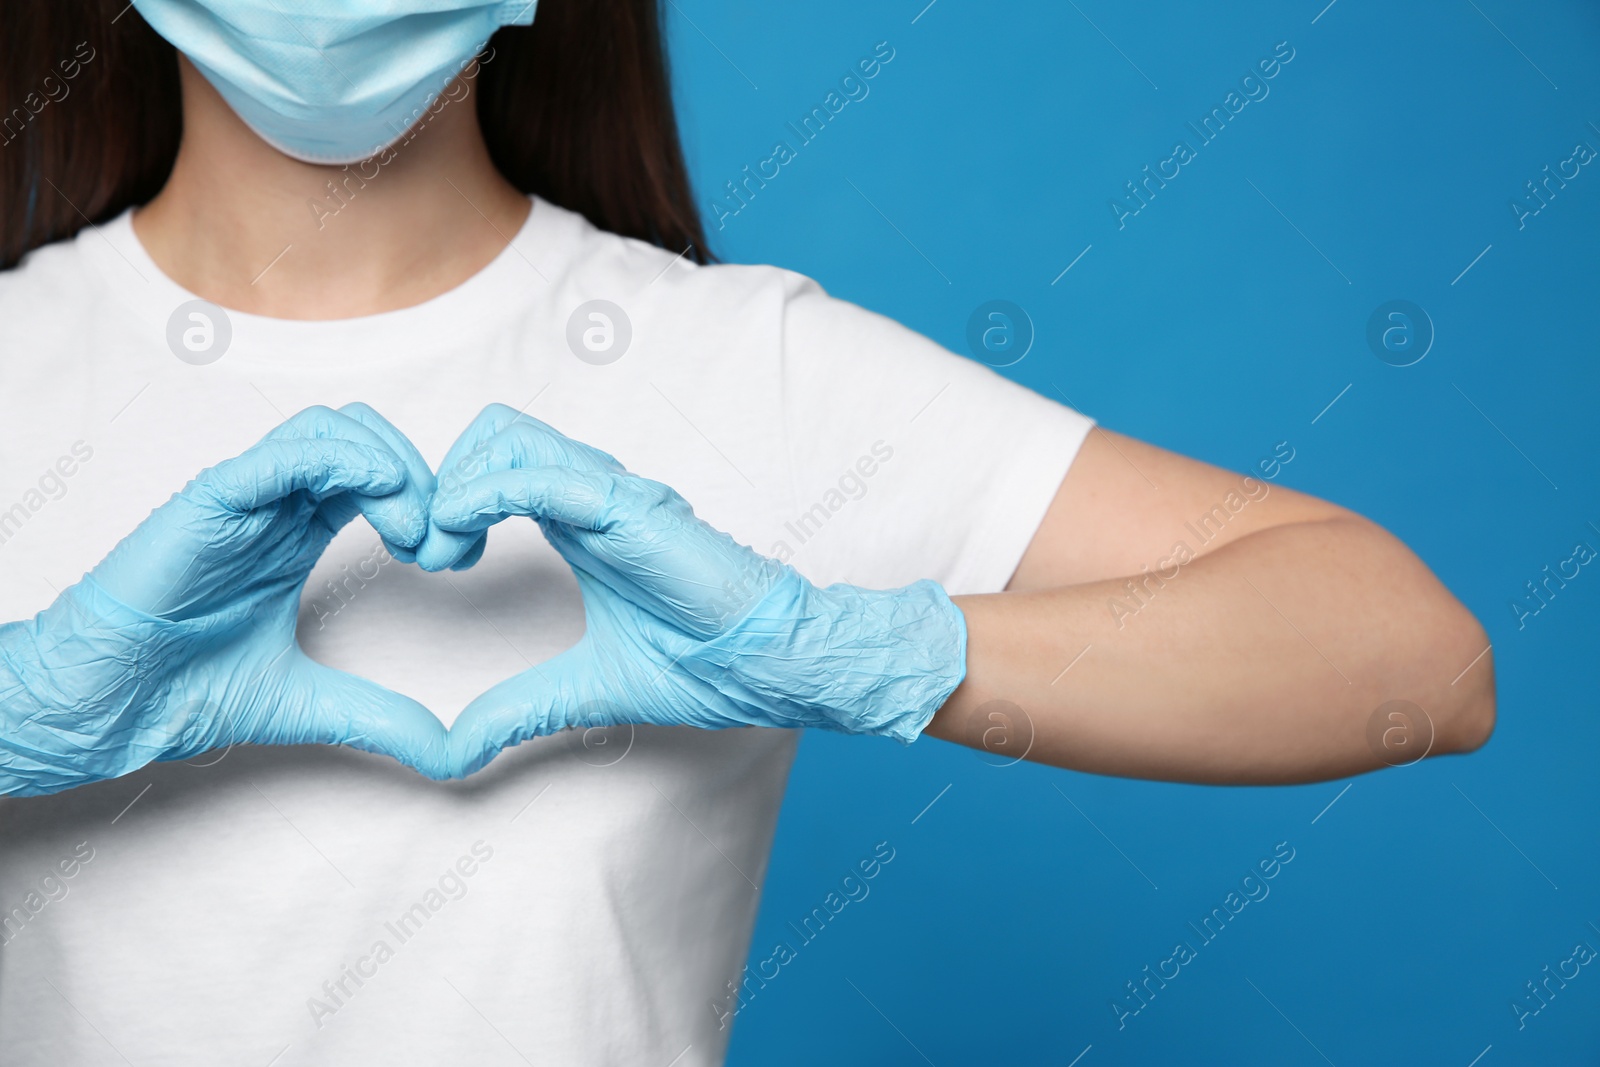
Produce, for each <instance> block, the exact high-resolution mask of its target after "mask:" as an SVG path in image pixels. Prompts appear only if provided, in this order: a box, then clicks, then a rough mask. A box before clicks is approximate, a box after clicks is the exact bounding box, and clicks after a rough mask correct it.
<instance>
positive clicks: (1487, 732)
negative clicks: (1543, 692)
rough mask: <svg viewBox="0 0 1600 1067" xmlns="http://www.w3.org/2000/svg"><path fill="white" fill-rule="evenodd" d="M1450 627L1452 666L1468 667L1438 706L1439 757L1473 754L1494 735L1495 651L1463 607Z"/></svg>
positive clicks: (1479, 626)
mask: <svg viewBox="0 0 1600 1067" xmlns="http://www.w3.org/2000/svg"><path fill="white" fill-rule="evenodd" d="M1456 610H1457V611H1458V612H1459V613H1460V616H1461V619H1460V620H1458V624H1457V625H1453V626H1451V627H1450V629H1451V631H1452V639H1451V640H1450V641H1449V642H1448V644H1449V647H1450V648H1451V650H1452V651H1453V652H1454V653H1455V662H1457V663H1467V664H1469V665H1468V666H1467V667H1466V668H1465V669H1463V670H1462V671H1461V673H1460V675H1458V676H1457V677H1456V679H1455V681H1453V682H1451V683H1450V684H1449V685H1448V686H1446V687H1445V688H1446V697H1445V699H1444V700H1443V701H1441V702H1440V707H1441V708H1442V709H1443V714H1442V715H1441V719H1442V721H1441V722H1439V723H1436V724H1435V728H1436V730H1437V737H1436V738H1435V741H1434V744H1435V750H1436V751H1438V752H1439V753H1440V754H1452V753H1465V752H1474V751H1476V750H1478V749H1480V748H1482V747H1483V746H1484V745H1485V744H1487V743H1488V741H1489V737H1490V736H1491V735H1492V734H1493V733H1494V721H1495V684H1494V650H1493V649H1492V648H1491V647H1490V644H1489V636H1488V634H1487V633H1485V632H1484V629H1483V626H1482V624H1480V623H1479V622H1478V620H1477V619H1476V618H1474V617H1473V616H1472V614H1471V613H1470V612H1468V611H1467V610H1466V608H1464V607H1460V606H1458V607H1457V609H1456Z"/></svg>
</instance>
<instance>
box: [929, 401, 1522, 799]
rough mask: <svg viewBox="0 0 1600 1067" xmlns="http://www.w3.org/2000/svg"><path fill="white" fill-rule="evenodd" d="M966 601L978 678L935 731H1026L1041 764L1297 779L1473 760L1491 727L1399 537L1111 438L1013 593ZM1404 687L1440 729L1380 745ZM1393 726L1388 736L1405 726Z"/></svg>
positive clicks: (1487, 667) (1443, 615)
mask: <svg viewBox="0 0 1600 1067" xmlns="http://www.w3.org/2000/svg"><path fill="white" fill-rule="evenodd" d="M1258 474H1259V472H1258ZM1230 494H1231V495H1230ZM1180 545H1182V546H1183V548H1182V549H1180V548H1179V546H1180ZM1185 550H1186V551H1185ZM1186 557H1188V560H1187V562H1183V560H1184V559H1185V558H1186ZM1130 582H1131V584H1130ZM956 603H957V604H958V605H959V606H960V608H961V610H962V612H963V614H965V616H966V619H967V626H968V632H969V645H968V654H967V678H966V681H965V682H963V683H962V685H961V686H960V688H958V689H957V690H956V691H955V693H954V694H952V695H951V697H950V699H949V701H948V702H947V703H946V704H945V706H944V707H943V708H942V709H941V710H940V711H939V713H938V714H937V715H936V716H935V717H934V719H933V722H932V723H931V724H930V725H929V727H928V729H927V733H929V734H932V735H933V736H935V737H941V738H944V739H946V740H951V741H958V742H961V743H964V744H969V745H974V746H983V745H984V744H985V735H986V734H987V735H988V741H989V746H990V747H993V744H994V741H995V740H996V738H1003V739H1004V741H1005V743H1006V744H1007V745H1008V746H1010V748H1009V749H1008V751H1010V752H1011V753H1012V754H1015V755H1020V754H1021V753H1020V751H1018V750H1019V749H1020V748H1021V747H1023V746H1024V745H1025V744H1027V737H1026V736H1025V735H1026V734H1027V733H1029V732H1030V731H1031V733H1032V738H1031V749H1029V751H1028V756H1027V758H1029V759H1032V760H1037V761H1040V762H1044V763H1051V764H1055V765H1058V766H1062V767H1072V768H1075V769H1078V770H1085V771H1093V772H1096V773H1101V774H1116V775H1125V776H1130V777H1138V778H1165V779H1175V780H1180V781H1196V782H1250V783H1267V782H1299V781H1312V780H1317V779H1323V778H1332V777H1340V776H1343V775H1348V774H1353V773H1357V772H1361V771H1367V770H1372V769H1375V768H1377V767H1381V766H1384V765H1385V764H1386V763H1387V764H1393V763H1398V762H1402V761H1409V760H1410V759H1412V758H1414V754H1419V753H1420V751H1421V750H1422V749H1423V748H1427V750H1428V752H1429V754H1431V755H1439V754H1443V753H1451V752H1464V751H1468V750H1470V749H1473V748H1476V747H1478V746H1479V745H1481V744H1483V742H1484V741H1485V740H1487V738H1488V736H1489V733H1490V731H1491V730H1492V729H1493V724H1494V669H1493V660H1492V655H1490V654H1488V653H1487V649H1488V644H1489V641H1488V638H1487V637H1486V636H1485V634H1484V631H1483V628H1482V627H1481V626H1480V625H1479V624H1478V622H1477V620H1476V619H1474V618H1473V617H1472V615H1471V614H1470V613H1469V612H1468V611H1467V610H1466V609H1465V608H1464V607H1463V606H1462V605H1461V604H1460V603H1459V602H1458V601H1457V600H1456V599H1455V598H1454V597H1453V596H1451V595H1450V593H1449V591H1448V590H1446V589H1445V588H1444V586H1443V585H1442V584H1440V582H1439V581H1438V579H1437V578H1435V577H1434V576H1433V574H1432V572H1431V571H1429V570H1428V568H1427V567H1426V565H1424V564H1423V563H1422V561H1421V560H1419V559H1418V558H1417V557H1416V556H1415V555H1414V554H1413V553H1412V552H1411V551H1410V550H1409V549H1407V548H1406V547H1405V545H1403V544H1402V543H1401V542H1400V541H1398V540H1397V539H1396V538H1394V537H1393V536H1392V535H1390V534H1389V533H1387V532H1386V531H1384V530H1383V529H1382V528H1380V527H1378V526H1377V525H1375V524H1373V523H1371V522H1369V521H1368V520H1366V519H1364V518H1362V517H1360V516H1358V515H1356V514H1355V513H1353V512H1350V511H1347V510H1345V509H1344V508H1340V507H1338V506H1336V505H1333V504H1329V503H1327V502H1325V501H1321V500H1317V499H1315V498H1313V497H1309V496H1306V495H1304V494H1301V493H1296V492H1294V491H1292V490H1289V489H1286V488H1283V487H1280V486H1276V485H1273V484H1272V483H1271V482H1269V481H1265V480H1262V479H1261V478H1260V477H1259V476H1258V477H1254V478H1250V479H1248V480H1246V479H1244V478H1241V476H1240V475H1237V474H1232V473H1229V472H1227V471H1223V470H1220V469H1218V468H1215V467H1211V466H1209V465H1207V464H1204V463H1199V462H1196V461H1194V460H1190V459H1186V458H1184V457H1182V456H1179V455H1176V454H1174V453H1171V452H1167V451H1164V450H1162V449H1159V448H1156V447H1154V446H1151V445H1147V444H1143V443H1141V442H1139V441H1135V440H1133V439H1131V438H1128V437H1124V436H1121V435H1118V434H1114V433H1110V432H1108V431H1104V430H1098V429H1097V430H1096V431H1095V432H1093V433H1092V434H1091V435H1090V437H1089V440H1088V441H1087V442H1085V444H1084V446H1083V449H1082V451H1081V453H1080V454H1079V456H1078V458H1077V459H1076V460H1075V461H1074V463H1073V466H1072V469H1071V470H1070V471H1069V472H1068V474H1067V477H1066V479H1065V480H1064V481H1063V482H1062V485H1061V489H1060V490H1059V492H1058V494H1057V496H1056V499H1055V501H1054V503H1053V504H1052V505H1051V508H1050V511H1049V513H1048V515H1047V516H1046V517H1045V520H1044V522H1043V523H1042V524H1041V526H1040V528H1039V531H1038V533H1037V534H1035V536H1034V539H1033V542H1032V544H1031V545H1030V547H1029V549H1028V552H1027V554H1026V556H1025V557H1024V558H1023V561H1022V563H1021V565H1020V566H1019V567H1018V569H1017V573H1016V575H1015V576H1014V577H1013V579H1012V581H1011V584H1010V585H1009V586H1008V588H1007V591H1006V592H1004V593H997V594H992V595H987V596H968V597H958V598H956ZM1397 700H1400V701H1408V702H1410V703H1411V704H1414V705H1416V706H1418V707H1420V708H1421V709H1422V712H1423V713H1425V716H1426V721H1423V720H1420V719H1418V721H1416V722H1411V723H1409V724H1408V729H1407V730H1406V731H1405V736H1401V735H1398V734H1394V733H1393V732H1391V733H1390V737H1389V745H1388V747H1385V746H1384V745H1383V744H1382V743H1381V742H1380V743H1379V744H1377V745H1376V746H1375V745H1374V743H1373V741H1372V740H1371V735H1370V733H1369V724H1370V722H1371V720H1372V719H1373V718H1374V715H1375V713H1378V709H1380V707H1383V706H1384V705H1386V704H1387V703H1388V702H1390V701H1397ZM995 701H1006V702H1009V704H1010V705H1015V708H1016V709H1020V714H1019V712H1018V711H1016V710H1014V709H1013V708H1011V707H1009V706H1008V705H1006V704H996V703H994V702H995ZM1402 709H1403V706H1402ZM997 714H998V716H999V717H998V718H996V717H994V716H995V715H997ZM1008 717H1009V719H1010V720H1011V721H1007V719H1008ZM1380 718H1381V719H1382V720H1383V721H1382V723H1381V724H1380V727H1379V729H1378V731H1377V734H1378V736H1380V737H1381V736H1382V734H1383V732H1384V730H1385V729H1387V728H1389V727H1391V726H1394V725H1396V724H1399V723H1402V722H1405V721H1406V720H1404V719H1391V718H1390V717H1389V716H1388V713H1387V711H1386V712H1384V713H1383V714H1382V715H1380ZM1413 718H1415V716H1413ZM1430 724H1431V732H1432V737H1431V739H1430V738H1429V737H1428V736H1427V734H1428V731H1429V730H1430ZM997 727H998V728H999V729H1000V730H1001V731H1002V733H1000V734H997V733H996V732H995V731H996V728H997ZM1406 745H1410V746H1411V747H1410V748H1406V747H1405V746H1406Z"/></svg>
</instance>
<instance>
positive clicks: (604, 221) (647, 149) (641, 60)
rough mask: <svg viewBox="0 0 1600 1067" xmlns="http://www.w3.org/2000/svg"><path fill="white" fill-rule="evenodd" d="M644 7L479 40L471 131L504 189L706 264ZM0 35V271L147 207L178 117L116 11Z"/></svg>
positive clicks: (172, 77) (579, 8)
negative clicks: (481, 56) (486, 45)
mask: <svg viewBox="0 0 1600 1067" xmlns="http://www.w3.org/2000/svg"><path fill="white" fill-rule="evenodd" d="M658 2H659V0H612V2H610V3H604V4H602V3H597V2H595V0H543V2H542V3H541V4H540V5H539V14H538V17H537V19H535V22H534V25H532V26H526V27H523V26H508V27H505V28H504V29H502V30H500V31H499V32H498V33H497V34H495V36H494V38H493V39H492V40H491V42H490V45H491V47H492V48H493V49H494V52H493V59H491V60H489V61H488V62H485V63H483V64H481V67H480V73H479V75H478V118H479V121H480V124H481V125H482V127H483V134H484V138H485V140H486V141H487V142H488V146H489V154H490V156H491V158H493V160H494V162H495V165H496V166H497V167H499V168H500V172H501V173H502V174H504V175H505V177H506V179H507V180H508V181H510V182H511V183H512V184H513V185H515V186H516V187H517V188H518V189H520V190H522V191H523V192H525V193H536V194H538V195H539V196H541V197H543V198H544V199H546V200H548V201H550V202H551V203H554V204H559V205H560V206H562V207H565V208H569V209H571V210H573V211H578V212H581V213H582V214H583V215H584V216H586V217H587V218H588V219H589V221H591V222H593V223H594V224H595V225H596V226H599V227H600V228H602V229H605V230H610V231H611V232H613V233H619V234H622V235H624V236H627V237H638V238H641V239H643V240H646V241H650V242H652V243H655V244H658V245H660V246H662V247H663V248H667V249H671V250H673V251H679V252H686V253H687V254H688V255H689V256H690V257H691V258H693V259H695V260H697V261H700V262H705V261H707V260H708V259H709V253H708V251H707V249H706V246H705V245H706V242H705V235H704V232H703V230H702V228H701V224H700V216H699V212H698V211H697V210H696V208H695V205H694V198H693V196H692V194H691V190H690V185H689V173H688V168H687V167H686V166H685V165H684V161H683V150H682V148H681V146H680V145H679V141H678V124H677V118H676V116H675V115H674V113H673V109H672V92H671V87H670V79H669V77H668V69H667V61H666V55H665V52H664V49H663V47H662V40H661V25H660V12H659V9H658V7H657V4H658ZM0 25H4V26H5V33H4V34H3V35H0V107H5V108H8V109H9V110H7V111H5V112H4V113H0V270H5V269H8V268H10V267H13V266H15V265H16V264H17V262H18V261H19V260H21V259H22V257H23V256H25V255H26V254H27V253H28V252H29V251H31V250H32V249H35V248H38V247H39V246H40V245H45V244H49V243H50V242H52V241H60V240H62V239H64V238H67V237H71V236H72V235H74V234H76V233H77V232H78V231H79V230H81V229H83V228H84V227H85V226H88V225H90V224H91V223H98V222H102V221H105V220H107V219H110V218H113V217H115V216H116V215H118V214H120V213H121V212H122V211H123V210H125V209H126V208H128V207H130V206H132V205H136V204H142V203H144V202H146V201H147V200H149V199H150V198H151V197H153V196H155V194H156V193H158V192H159V191H160V190H161V187H162V185H163V184H165V182H166V180H167V176H168V175H169V174H170V173H171V171H172V163H173V160H174V159H175V158H176V156H177V152H178V141H179V138H180V136H181V135H182V130H183V108H182V95H181V91H180V89H179V84H178V63H177V53H176V52H175V50H174V49H173V47H172V46H171V45H170V44H168V43H167V42H166V41H165V40H164V39H162V38H161V37H160V36H159V35H158V34H156V33H155V31H153V30H152V29H150V27H149V25H148V24H147V23H146V22H145V21H144V19H143V18H141V17H140V15H139V13H138V12H137V11H135V10H133V9H132V7H131V6H129V5H128V3H127V0H0ZM69 101H70V102H69Z"/></svg>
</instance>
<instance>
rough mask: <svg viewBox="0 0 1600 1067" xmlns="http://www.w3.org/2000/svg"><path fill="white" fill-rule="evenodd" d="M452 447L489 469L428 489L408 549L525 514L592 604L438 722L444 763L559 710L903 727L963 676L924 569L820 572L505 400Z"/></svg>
mask: <svg viewBox="0 0 1600 1067" xmlns="http://www.w3.org/2000/svg"><path fill="white" fill-rule="evenodd" d="M451 455H452V457H456V456H462V455H476V456H478V457H480V460H481V464H482V466H483V468H484V472H483V473H481V474H477V475H476V476H475V477H472V478H471V479H469V480H467V481H466V482H465V483H464V484H463V485H462V486H461V487H460V489H459V491H457V492H454V493H450V494H439V495H436V496H435V497H434V499H433V502H432V505H431V518H430V530H429V534H428V538H427V541H426V542H425V543H424V545H423V547H422V548H421V549H419V551H418V562H419V563H420V564H421V565H422V566H423V567H425V568H428V569H435V570H437V569H442V568H443V567H445V566H449V565H451V564H452V563H453V562H455V560H454V558H453V554H452V552H451V551H449V550H447V548H448V547H449V546H453V548H454V552H455V553H461V552H466V551H469V550H471V549H472V547H473V545H474V544H475V543H476V538H475V536H474V535H476V534H478V533H481V532H482V531H484V530H486V529H487V528H488V527H489V526H491V525H493V524H494V523H497V522H499V521H501V520H502V519H505V518H507V517H508V516H512V515H527V516H531V517H533V518H535V519H537V520H538V522H539V525H540V528H541V529H542V530H543V532H544V535H545V537H546V539H547V540H548V541H549V542H550V544H551V545H553V546H554V547H555V549H556V551H558V552H560V553H561V555H562V556H563V557H564V558H565V559H566V561H567V562H568V564H570V565H571V566H572V569H573V572H574V574H575V575H576V576H577V579H578V584H579V587H580V588H581V589H582V591H583V600H584V611H585V615H586V618H587V632H586V633H585V634H584V636H583V639H582V640H581V641H580V642H579V643H578V644H577V645H576V646H575V647H574V648H572V649H569V650H568V651H566V652H564V653H562V654H561V655H559V656H557V657H556V658H555V659H553V660H551V661H549V662H547V663H545V664H542V665H540V666H538V667H534V668H532V669H531V670H528V671H524V672H523V673H521V674H519V675H516V676H514V677H512V678H510V679H508V680H507V681H505V682H502V683H500V684H499V685H497V686H495V687H494V688H492V689H490V690H489V691H488V692H486V693H484V694H483V695H482V696H480V697H479V698H477V699H476V700H474V701H473V702H472V703H471V704H470V705H468V706H467V708H466V710H465V711H463V712H462V714H461V716H460V717H459V718H458V719H457V720H456V722H455V724H454V726H452V728H451V731H450V748H451V759H450V763H451V770H452V773H454V774H460V775H466V774H471V773H472V772H473V771H475V770H477V769H478V768H480V767H482V766H483V765H484V764H486V763H487V762H489V760H491V759H493V758H494V756H495V754H496V753H498V752H499V751H500V750H501V749H502V748H505V747H507V746H509V745H514V744H517V743H518V742H520V741H523V740H525V739H527V738H529V737H536V736H540V735H544V734H549V733H553V732H555V731H557V730H561V729H563V728H566V727H570V726H585V727H592V726H609V725H615V724H619V723H649V724H658V725H687V726H697V727H702V728H712V729H715V728H720V727H727V726H746V725H748V726H778V727H803V726H810V727H819V728H822V729H827V730H837V731H843V732H846V733H857V734H881V735H887V736H889V737H894V738H897V739H898V740H900V741H902V742H910V741H912V740H914V739H915V738H916V737H917V735H918V734H919V733H920V732H921V731H922V728H923V727H924V726H926V725H927V723H928V720H929V719H931V718H932V717H933V714H934V712H936V711H938V709H939V708H940V706H942V705H943V703H944V702H945V700H946V699H947V698H948V697H949V695H950V694H951V692H953V691H954V690H955V688H956V686H957V685H959V684H960V683H961V680H962V678H963V677H964V676H965V673H966V636H967V635H966V624H965V620H964V619H963V617H962V615H961V612H960V611H959V609H957V608H956V606H955V605H954V604H953V603H951V601H950V598H949V597H948V596H946V595H945V592H944V590H943V589H941V588H940V587H939V585H938V584H936V583H934V582H931V581H921V582H917V583H916V584H914V585H910V586H907V587H905V588H903V589H893V590H887V591H876V590H869V589H860V588H856V587H854V586H848V585H833V586H829V587H827V588H826V589H819V588H817V587H816V586H814V585H812V584H811V583H810V582H809V581H807V580H806V579H805V578H803V577H802V576H801V575H800V574H799V572H797V571H796V570H794V568H792V567H789V566H787V565H784V564H782V563H779V562H777V561H776V560H772V559H769V558H767V557H764V556H761V555H760V554H758V553H756V552H755V551H753V550H752V549H749V548H746V547H745V546H743V545H741V544H739V543H738V542H736V541H734V539H733V538H732V537H729V536H728V535H727V534H725V533H721V532H720V531H718V530H715V529H713V528H712V527H711V526H709V525H707V524H706V523H705V522H703V521H701V520H700V519H698V518H696V517H695V514H694V511H693V509H691V508H690V506H689V505H688V503H687V502H685V501H684V499H683V498H682V497H681V496H679V495H678V494H677V493H675V492H674V491H673V490H672V489H670V488H668V487H667V486H665V485H662V484H661V483H659V482H653V481H649V480H647V479H644V478H640V477H637V476H635V475H632V474H629V473H628V472H627V471H626V470H625V469H623V467H622V465H621V464H620V463H618V462H617V461H616V460H615V459H614V458H612V457H611V456H609V455H607V454H606V453H604V452H601V451H599V450H598V449H595V448H591V447H590V446H588V445H585V444H583V443H581V442H578V441H574V440H572V439H570V438H567V437H564V436H562V435H561V434H560V433H558V432H556V431H555V430H553V429H551V428H550V427H549V426H547V425H545V424H544V423H542V422H539V421H538V420H536V419H533V418H530V417H528V416H525V415H519V413H518V412H516V411H515V410H513V409H511V408H508V407H504V406H502V405H494V406H492V407H490V408H488V409H487V410H485V411H484V413H483V414H482V415H480V416H479V418H478V420H477V421H476V422H475V423H474V424H473V426H472V427H471V428H470V429H469V430H468V431H467V433H466V434H465V435H464V436H463V437H462V439H461V440H460V441H458V442H457V444H456V446H455V448H454V449H453V450H452V453H451ZM449 465H450V460H449V459H447V460H446V464H445V467H446V468H448V467H449ZM450 535H454V536H453V537H452V536H450ZM530 610H536V606H534V605H530Z"/></svg>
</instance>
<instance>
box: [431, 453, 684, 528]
mask: <svg viewBox="0 0 1600 1067" xmlns="http://www.w3.org/2000/svg"><path fill="white" fill-rule="evenodd" d="M633 482H644V479H642V478H632V477H627V476H618V475H614V474H604V473H593V472H587V471H575V470H571V469H569V468H565V467H533V468H529V469H525V470H508V471H498V472H496V473H493V474H484V475H480V476H479V477H477V478H474V479H472V480H471V481H469V482H466V483H464V484H463V485H462V487H461V490H460V491H459V492H458V493H456V494H455V495H454V496H453V497H450V498H449V499H441V498H439V497H435V498H434V500H433V507H432V510H431V512H430V514H429V522H430V523H431V524H432V525H434V526H437V527H439V528H440V529H443V530H448V531H451V532H456V533H477V532H478V531H480V530H487V529H488V528H489V527H491V526H493V525H495V524H496V523H498V522H503V521H504V520H506V519H508V518H510V517H512V516H516V515H522V516H527V517H529V518H535V519H549V520H553V521H555V522H559V523H562V524H564V525H567V526H575V527H578V528H580V529H584V530H603V529H604V528H605V527H606V526H607V524H608V523H609V522H610V521H611V520H612V519H613V518H615V517H617V516H618V515H619V514H621V513H622V512H623V511H624V508H622V507H619V506H618V505H619V504H620V503H622V501H623V499H624V498H635V497H638V496H639V495H640V494H639V492H638V491H637V489H636V487H634V486H632V485H630V484H629V483H633ZM646 484H651V485H653V484H655V483H646ZM639 504H640V506H641V507H646V506H648V502H647V501H644V500H640V501H639Z"/></svg>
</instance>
